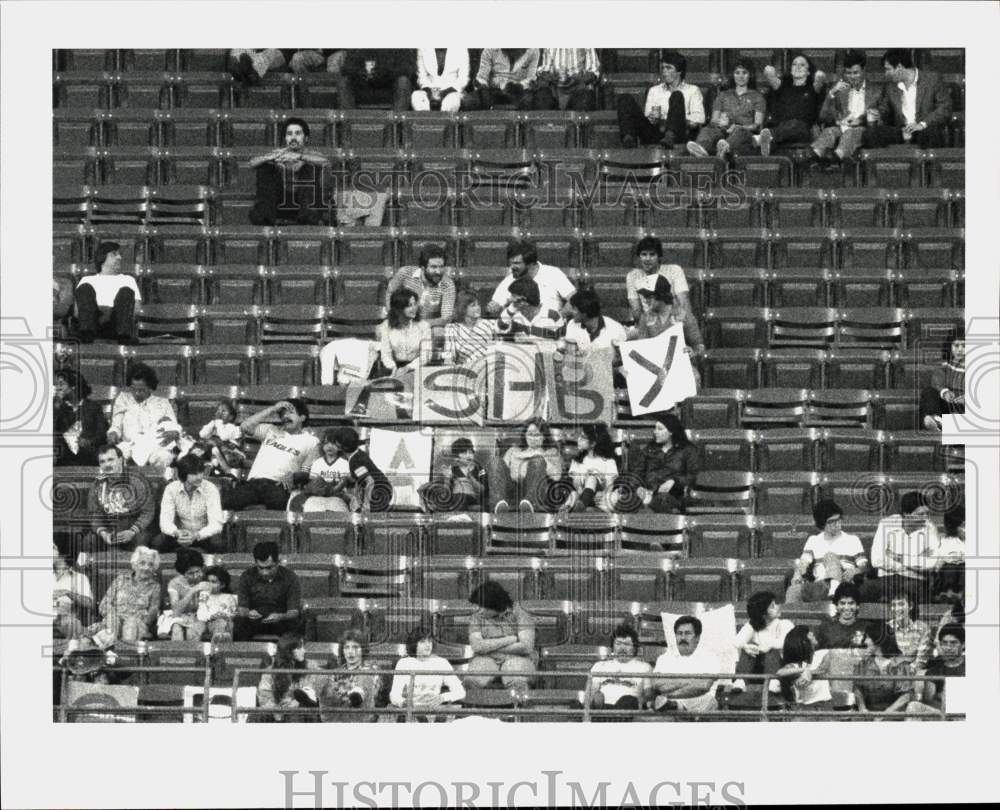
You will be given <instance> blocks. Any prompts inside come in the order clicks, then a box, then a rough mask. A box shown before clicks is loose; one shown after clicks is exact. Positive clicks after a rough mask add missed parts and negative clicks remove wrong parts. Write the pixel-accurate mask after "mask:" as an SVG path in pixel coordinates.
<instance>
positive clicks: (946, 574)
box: [931, 506, 965, 602]
mask: <svg viewBox="0 0 1000 810" xmlns="http://www.w3.org/2000/svg"><path fill="white" fill-rule="evenodd" d="M944 535H945V536H944V537H942V538H941V543H940V544H939V545H938V547H937V549H935V551H934V566H935V571H934V579H933V587H932V589H931V595H932V597H933V599H934V601H935V602H941V601H944V602H954V601H955V600H961V599H962V598H963V597H964V595H965V507H964V506H955V507H953V508H952V509H949V510H948V511H947V512H945V513H944Z"/></svg>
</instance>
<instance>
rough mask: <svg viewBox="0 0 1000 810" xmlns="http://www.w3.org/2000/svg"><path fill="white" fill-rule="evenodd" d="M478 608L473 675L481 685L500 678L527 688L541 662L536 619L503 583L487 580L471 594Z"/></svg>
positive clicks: (472, 627)
mask: <svg viewBox="0 0 1000 810" xmlns="http://www.w3.org/2000/svg"><path fill="white" fill-rule="evenodd" d="M469 601H470V602H471V603H472V604H473V605H476V606H477V607H478V608H479V610H477V611H476V612H475V613H474V614H473V615H472V618H471V619H470V620H469V646H470V647H472V655H473V657H472V660H471V661H469V666H468V672H469V677H468V678H466V679H465V680H466V681H467V682H469V683H471V684H473V685H475V686H478V687H480V688H483V687H486V686H489V685H490V684H491V683H492V682H494V681H495V680H496V679H497V677H499V678H500V679H501V681H502V682H503V685H504V686H505V687H507V688H508V689H510V688H514V689H527V688H528V686H529V678H530V677H531V675H532V674H533V673H534V670H535V668H536V665H537V661H538V653H537V652H536V651H535V620H534V619H533V618H532V616H531V614H530V613H528V612H527V611H526V610H525V609H524V608H522V607H521V606H520V605H515V604H514V600H513V599H511V598H510V594H508V593H507V591H506V590H505V589H504V587H503V586H502V585H501V584H500V583H499V582H493V581H492V580H487V581H486V582H483V583H482V584H481V585H478V586H476V588H475V589H474V590H473V591H472V593H471V594H470V595H469Z"/></svg>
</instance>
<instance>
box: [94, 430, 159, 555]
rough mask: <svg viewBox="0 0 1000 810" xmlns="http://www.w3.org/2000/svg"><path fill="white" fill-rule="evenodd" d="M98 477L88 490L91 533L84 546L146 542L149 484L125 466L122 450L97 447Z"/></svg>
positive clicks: (149, 517) (149, 516)
mask: <svg viewBox="0 0 1000 810" xmlns="http://www.w3.org/2000/svg"><path fill="white" fill-rule="evenodd" d="M97 465H98V474H97V479H96V480H95V481H94V483H93V484H92V485H91V487H90V489H89V491H88V492H87V513H88V514H89V515H90V526H91V529H92V530H93V532H94V534H93V535H92V536H90V537H88V538H87V540H86V542H85V544H84V545H85V546H86V547H88V548H96V549H99V550H103V549H107V550H111V549H112V548H114V547H121V548H127V547H130V546H145V545H146V541H147V540H148V537H149V528H150V524H151V523H152V522H153V511H154V509H155V504H154V502H153V498H154V493H153V490H152V485H151V484H150V483H149V482H147V481H146V479H145V478H144V477H143V475H142V474H141V473H139V472H137V471H136V470H135V468H128V469H126V468H125V461H124V459H123V458H122V453H121V450H119V449H118V448H117V447H114V446H112V445H108V444H106V445H104V446H103V447H101V448H99V449H98V451H97Z"/></svg>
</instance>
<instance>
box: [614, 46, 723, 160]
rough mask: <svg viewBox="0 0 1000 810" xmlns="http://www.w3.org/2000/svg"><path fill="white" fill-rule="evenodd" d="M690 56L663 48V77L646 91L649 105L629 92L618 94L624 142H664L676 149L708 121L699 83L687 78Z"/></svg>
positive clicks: (661, 54)
mask: <svg viewBox="0 0 1000 810" xmlns="http://www.w3.org/2000/svg"><path fill="white" fill-rule="evenodd" d="M686 74H687V59H685V58H684V55H683V54H680V53H678V52H677V51H672V50H667V49H663V50H661V51H660V81H659V83H657V84H654V85H653V86H652V87H650V88H649V91H648V92H647V93H646V106H645V109H644V110H640V109H639V102H637V101H636V100H635V97H634V96H632V95H631V94H629V93H623V94H622V95H620V96H619V97H618V100H617V108H618V131H619V133H620V135H621V139H622V146H624V147H626V148H631V147H633V146H638V145H650V144H660V145H662V146H663V147H665V148H666V149H672V148H673V147H674V146H675V145H677V144H683V143H686V142H687V141H688V140H689V139H690V138H692V137H694V133H695V132H697V130H698V128H699V127H700V126H701V125H702V124H704V123H705V102H704V100H703V99H702V96H701V89H700V88H698V86H697V85H693V84H688V83H687V82H685V81H684V77H685V75H686Z"/></svg>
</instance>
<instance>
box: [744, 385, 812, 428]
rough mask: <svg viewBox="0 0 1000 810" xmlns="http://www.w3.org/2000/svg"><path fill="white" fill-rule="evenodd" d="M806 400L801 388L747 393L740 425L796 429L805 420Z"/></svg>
mask: <svg viewBox="0 0 1000 810" xmlns="http://www.w3.org/2000/svg"><path fill="white" fill-rule="evenodd" d="M808 398H809V392H808V391H807V390H805V389H802V388H760V389H756V390H753V391H747V392H746V399H745V401H744V404H743V409H742V413H741V415H740V423H741V424H742V425H743V426H744V427H747V428H766V427H797V426H798V425H800V424H801V422H802V420H803V419H804V418H805V411H806V403H807V401H808Z"/></svg>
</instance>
